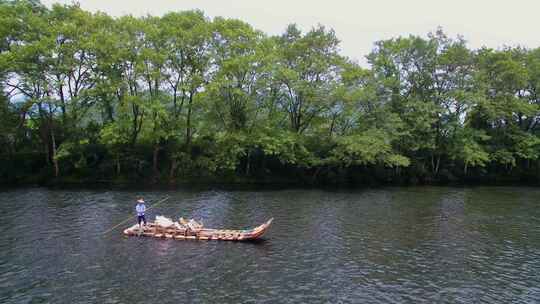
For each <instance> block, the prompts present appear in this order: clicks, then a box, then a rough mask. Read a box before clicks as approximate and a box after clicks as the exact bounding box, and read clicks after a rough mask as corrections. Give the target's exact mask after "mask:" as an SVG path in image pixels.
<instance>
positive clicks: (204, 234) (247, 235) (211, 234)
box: [124, 218, 273, 241]
mask: <svg viewBox="0 0 540 304" xmlns="http://www.w3.org/2000/svg"><path fill="white" fill-rule="evenodd" d="M272 221H273V218H272V219H270V220H268V221H267V222H266V223H264V224H262V225H260V226H257V227H255V228H253V229H247V230H227V229H209V228H203V229H200V230H198V231H192V230H190V229H186V228H178V227H176V226H174V225H173V226H170V227H162V226H159V225H157V224H155V223H153V222H152V223H148V224H147V225H145V226H143V227H142V228H139V225H138V224H135V225H133V226H131V227H129V228H127V229H125V230H124V234H125V235H128V236H147V237H154V238H164V239H175V240H204V241H210V240H219V241H252V240H256V239H259V238H261V237H262V236H263V235H264V234H265V233H266V231H267V230H268V228H269V227H270V224H272Z"/></svg>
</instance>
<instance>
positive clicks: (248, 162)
mask: <svg viewBox="0 0 540 304" xmlns="http://www.w3.org/2000/svg"><path fill="white" fill-rule="evenodd" d="M250 158H251V153H250V151H249V150H248V152H247V155H246V176H249V169H250V161H249V160H250Z"/></svg>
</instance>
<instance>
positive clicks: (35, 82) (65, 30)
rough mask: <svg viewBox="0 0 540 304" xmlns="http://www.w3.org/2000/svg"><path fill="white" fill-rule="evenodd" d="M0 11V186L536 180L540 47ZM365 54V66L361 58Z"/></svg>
mask: <svg viewBox="0 0 540 304" xmlns="http://www.w3.org/2000/svg"><path fill="white" fill-rule="evenodd" d="M339 47H340V46H339V40H338V38H337V37H336V35H335V33H334V31H333V30H331V29H328V28H325V27H324V26H322V25H319V26H315V27H313V28H312V29H311V30H309V31H307V32H303V31H301V30H300V29H299V28H298V27H297V26H296V25H294V24H292V25H288V26H286V27H285V26H284V32H283V33H282V34H281V35H277V36H269V35H266V34H265V33H263V32H261V31H258V30H256V29H254V28H252V27H251V26H250V25H249V24H247V23H245V22H242V21H240V20H234V19H226V18H220V17H216V18H213V19H211V18H208V17H206V16H205V15H204V13H203V12H201V11H182V12H171V13H168V14H165V15H163V16H161V17H156V16H146V17H141V18H137V17H133V16H122V17H118V18H114V17H111V16H108V15H107V14H104V13H90V12H87V11H84V10H82V9H81V8H80V7H79V6H78V5H77V4H73V5H67V6H64V5H53V6H52V7H51V8H48V7H46V6H44V5H42V4H41V3H40V2H39V1H37V0H34V1H29V0H26V1H23V0H19V1H6V0H0V89H1V90H0V92H2V94H1V96H0V121H1V124H0V181H2V182H4V183H7V182H9V183H44V182H53V181H64V182H69V181H71V182H74V181H75V182H89V181H95V182H101V181H108V182H145V183H168V182H171V183H178V182H183V181H202V182H207V181H228V182H247V181H250V182H253V181H255V182H268V183H270V182H294V183H306V184H366V183H370V184H371V183H396V184H404V183H411V184H414V183H448V182H482V183H484V182H485V183H490V182H530V183H536V182H537V181H538V180H540V160H539V154H540V137H539V136H540V134H539V131H540V126H539V125H538V122H539V119H540V107H539V105H540V95H539V94H540V49H527V48H522V47H504V48H501V49H497V50H494V49H489V48H481V49H470V48H468V47H467V44H466V41H465V40H464V39H463V38H462V37H455V38H453V37H448V36H447V35H446V34H445V33H444V32H443V31H442V30H441V29H439V30H436V31H435V32H433V33H430V34H428V35H427V36H425V37H418V36H408V37H398V38H394V39H389V40H383V41H378V42H375V44H374V47H373V50H372V52H371V53H370V54H368V55H367V61H368V64H369V65H368V67H362V66H361V65H359V64H358V63H356V62H355V61H353V60H351V59H349V58H346V57H344V56H342V55H340V49H339ZM360 55H361V54H359V56H360Z"/></svg>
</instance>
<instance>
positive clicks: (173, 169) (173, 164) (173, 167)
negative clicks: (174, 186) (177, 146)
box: [169, 157, 178, 182]
mask: <svg viewBox="0 0 540 304" xmlns="http://www.w3.org/2000/svg"><path fill="white" fill-rule="evenodd" d="M177 166H178V161H177V160H176V158H174V157H173V159H172V162H171V169H170V170H169V181H170V182H173V181H174V178H175V177H176V167H177Z"/></svg>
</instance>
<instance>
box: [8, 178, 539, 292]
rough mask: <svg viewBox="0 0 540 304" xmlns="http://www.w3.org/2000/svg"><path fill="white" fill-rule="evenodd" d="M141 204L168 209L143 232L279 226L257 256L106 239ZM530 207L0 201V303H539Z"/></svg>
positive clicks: (352, 199) (447, 197) (370, 197)
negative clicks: (171, 223)
mask: <svg viewBox="0 0 540 304" xmlns="http://www.w3.org/2000/svg"><path fill="white" fill-rule="evenodd" d="M139 195H142V196H143V197H145V199H146V200H147V201H148V202H149V206H152V203H156V202H158V201H159V200H160V199H161V198H163V197H165V196H166V195H168V196H170V199H169V200H168V201H167V202H166V203H163V204H160V205H159V206H157V207H156V208H155V209H152V210H151V211H150V212H149V218H151V219H153V217H154V216H155V215H158V214H163V215H166V216H169V217H174V219H178V217H180V216H184V217H194V218H197V219H202V220H203V222H204V223H205V225H206V226H211V227H225V228H247V227H253V226H255V225H258V224H260V223H262V222H264V221H265V220H267V219H268V218H270V217H274V218H275V221H274V224H273V226H272V227H271V229H270V231H269V233H268V235H267V237H266V240H265V241H263V242H258V243H233V242H197V241H173V240H155V239H149V238H126V237H124V236H122V234H121V230H122V229H121V228H119V229H117V230H115V231H113V232H111V233H109V234H107V235H103V234H102V232H104V231H106V230H107V229H108V228H110V227H112V226H114V225H115V224H117V223H119V222H121V221H122V220H124V219H125V218H126V216H128V215H129V214H130V213H132V212H133V211H132V209H133V208H134V200H135V197H136V196H139ZM539 201H540V190H539V189H535V188H512V187H505V188H437V187H424V188H388V189H374V190H362V191H361V190H358V191H321V190H282V191H224V190H204V191H198V190H179V191H111V190H103V191H96V190H91V191H90V190H88V191H72V190H70V191H57V190H56V191H55V190H47V189H42V188H29V189H16V190H10V191H3V192H0V214H1V215H2V216H1V218H0V228H1V231H2V234H0V246H1V248H2V250H1V251H0V302H1V303H131V302H133V303H138V302H150V301H157V300H159V301H160V302H162V303H173V302H175V303H179V302H180V303H182V302H190V303H250V302H251V303H300V302H303V303H327V302H328V303H362V302H367V303H403V302H409V303H433V302H436V303H478V302H487V303H508V302H512V303H537V302H540V220H539V218H540V209H539V208H538V202H539ZM134 222H135V219H133V222H132V223H134ZM132 223H129V224H126V226H128V225H131V224H132Z"/></svg>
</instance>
